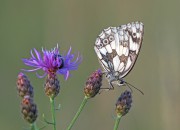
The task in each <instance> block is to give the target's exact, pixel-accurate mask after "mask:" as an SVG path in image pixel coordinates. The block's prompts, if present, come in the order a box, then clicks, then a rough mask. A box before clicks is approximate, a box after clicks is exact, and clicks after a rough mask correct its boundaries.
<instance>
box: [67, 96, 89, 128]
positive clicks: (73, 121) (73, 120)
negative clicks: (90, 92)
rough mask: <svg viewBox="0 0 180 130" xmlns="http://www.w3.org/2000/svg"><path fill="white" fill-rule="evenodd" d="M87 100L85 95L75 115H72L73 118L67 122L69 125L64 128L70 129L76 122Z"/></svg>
mask: <svg viewBox="0 0 180 130" xmlns="http://www.w3.org/2000/svg"><path fill="white" fill-rule="evenodd" d="M87 100H88V97H86V96H85V97H84V99H83V101H82V103H81V105H80V107H79V109H78V111H77V113H76V115H75V116H74V118H73V119H72V121H71V123H70V124H69V126H68V128H67V129H66V130H70V129H71V128H72V126H73V125H74V123H75V122H76V120H77V118H78V117H79V115H80V113H81V112H82V110H83V108H84V106H85V104H86V102H87Z"/></svg>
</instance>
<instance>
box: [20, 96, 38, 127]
mask: <svg viewBox="0 0 180 130" xmlns="http://www.w3.org/2000/svg"><path fill="white" fill-rule="evenodd" d="M21 113H22V114H23V116H24V119H25V120H26V121H27V122H29V123H31V124H32V123H33V122H34V121H35V120H36V118H37V116H38V115H37V113H38V111H37V106H36V104H35V103H34V102H33V99H32V98H31V97H30V96H29V95H27V96H24V98H23V100H22V102H21Z"/></svg>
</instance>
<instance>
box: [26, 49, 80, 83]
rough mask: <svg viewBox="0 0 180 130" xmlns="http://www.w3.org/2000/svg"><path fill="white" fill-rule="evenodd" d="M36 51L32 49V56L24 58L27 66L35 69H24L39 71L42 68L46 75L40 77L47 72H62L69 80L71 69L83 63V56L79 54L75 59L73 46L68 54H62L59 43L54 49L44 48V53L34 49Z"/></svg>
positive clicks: (51, 73) (52, 73)
mask: <svg viewBox="0 0 180 130" xmlns="http://www.w3.org/2000/svg"><path fill="white" fill-rule="evenodd" d="M34 53H35V55H34V54H33V51H32V50H31V58H29V59H23V62H24V64H25V65H27V66H31V67H33V68H34V69H30V70H27V69H23V70H25V71H28V72H32V71H37V70H40V69H42V70H43V71H44V75H43V76H40V75H38V77H40V78H41V77H44V76H46V75H47V74H50V75H54V74H56V73H57V74H61V75H63V76H64V78H65V79H66V80H67V79H68V77H69V75H70V74H69V73H70V71H71V70H76V69H78V65H79V64H80V63H81V60H82V58H81V56H78V57H77V58H76V60H75V61H73V59H74V57H75V56H74V54H71V47H70V49H69V51H68V53H67V54H66V55H60V53H59V48H58V45H57V47H55V48H54V49H52V50H50V51H49V50H46V49H45V50H44V49H42V54H41V53H40V52H39V51H37V50H36V49H34Z"/></svg>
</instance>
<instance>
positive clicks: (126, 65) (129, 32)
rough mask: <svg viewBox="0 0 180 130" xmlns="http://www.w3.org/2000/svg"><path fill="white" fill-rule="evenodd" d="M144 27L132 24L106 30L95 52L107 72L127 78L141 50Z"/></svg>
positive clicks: (102, 33) (138, 23) (101, 35)
mask: <svg viewBox="0 0 180 130" xmlns="http://www.w3.org/2000/svg"><path fill="white" fill-rule="evenodd" d="M143 33H144V25H143V23H141V22H132V23H128V24H126V25H121V26H119V27H109V28H107V29H104V30H103V31H102V32H101V34H100V35H99V36H98V37H97V39H96V42H95V46H94V49H95V52H96V54H97V56H98V59H99V61H100V63H101V64H102V66H103V68H104V69H105V70H106V71H107V72H112V73H113V72H119V74H120V75H119V76H120V78H123V77H125V76H126V75H127V74H128V72H130V70H131V69H132V68H133V66H134V64H135V62H136V59H137V56H138V53H139V51H140V48H141V44H142V40H143Z"/></svg>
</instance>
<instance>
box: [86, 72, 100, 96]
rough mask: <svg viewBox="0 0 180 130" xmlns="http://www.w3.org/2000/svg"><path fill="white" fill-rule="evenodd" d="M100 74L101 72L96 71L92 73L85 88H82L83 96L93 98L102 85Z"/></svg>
mask: <svg viewBox="0 0 180 130" xmlns="http://www.w3.org/2000/svg"><path fill="white" fill-rule="evenodd" d="M102 75H103V74H102V72H101V70H96V71H95V72H93V73H92V74H91V75H90V77H89V78H88V79H87V81H86V86H85V88H84V94H85V96H86V97H88V98H92V97H94V96H95V95H96V94H97V93H99V90H100V88H101V85H102Z"/></svg>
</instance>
